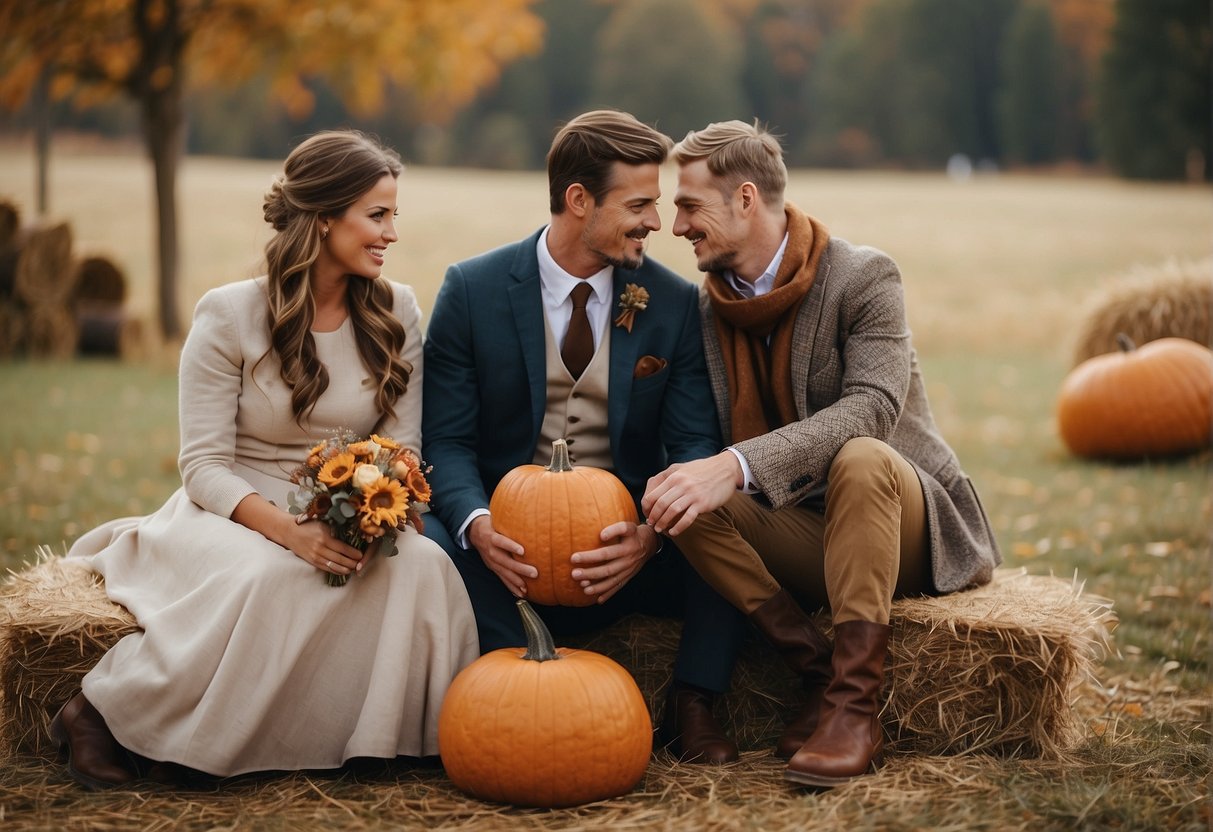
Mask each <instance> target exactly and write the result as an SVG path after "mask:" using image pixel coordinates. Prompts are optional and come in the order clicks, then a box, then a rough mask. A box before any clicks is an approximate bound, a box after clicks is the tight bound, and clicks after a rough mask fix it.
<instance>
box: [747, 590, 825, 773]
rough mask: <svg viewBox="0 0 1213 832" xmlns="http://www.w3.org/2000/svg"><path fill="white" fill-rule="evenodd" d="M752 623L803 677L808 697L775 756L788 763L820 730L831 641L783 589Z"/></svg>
mask: <svg viewBox="0 0 1213 832" xmlns="http://www.w3.org/2000/svg"><path fill="white" fill-rule="evenodd" d="M750 620H751V621H753V622H754V626H755V627H757V628H758V631H759V632H760V633H762V634H763V635H764V636H766V639H767V641H769V642H771V644H772V645H773V646H774V647H775V650H776V651H777V652H778V653H779V656H780V658H782V659H783V660H784V662H786V663H787V665H788V666H789V667H791V668H792V669H793V670H794V671H796V673H798V674H799V675H800V680H801V684H802V685H803V686H804V691H805V695H806V697H807V699H806V701H805V704H804V707H803V708H801V709H800V712H799V713H798V714H797V715H796V716H795V717H794V718H793V719H792V721H791V722H789V723H788V724H787V727H785V728H784V730H783V734H781V735H780V737H779V742H778V743H777V744H776V746H775V753H776V754H778V755H779V756H780V757H783V758H784V759H785V760H786V759H787V758H789V757H791V756H792V755H793V754H795V753H796V752H797V751H799V750H800V746H802V745H804V742H805V740H807V739H808V738H809V736H810V735H811V734H812V733H813V730H814V729H815V728H816V727H817V720H818V715H819V714H820V713H821V703H822V697H823V695H824V694H825V689H826V685H828V684H829V683H830V675H831V670H830V652H831V647H830V641H829V639H827V638H826V637H825V636H824V635H822V633H821V631H820V630H818V629H817V626H816V625H815V624H814V623H813V619H811V618H809V616H808V615H806V614H805V612H804V610H802V609H801V608H800V605H799V604H797V603H796V601H795V600H794V599H793V598H792V596H791V595H789V594H788V592H787V590H784V589H781V590H779V592H777V593H775V595H773V596H771V597H770V598H769V599H767V600H766V601H764V602H763V604H762V606H761V607H759V608H758V609H756V610H754V612H752V613H750Z"/></svg>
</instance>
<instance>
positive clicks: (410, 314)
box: [376, 284, 423, 457]
mask: <svg viewBox="0 0 1213 832" xmlns="http://www.w3.org/2000/svg"><path fill="white" fill-rule="evenodd" d="M393 289H394V290H395V293H396V302H395V309H396V314H397V315H398V316H399V318H400V322H401V323H402V324H404V349H403V350H402V351H401V353H400V357H401V358H402V359H404V360H405V361H406V362H407V363H408V364H409V365H410V366H412V368H413V371H412V372H411V373H409V384H408V388H407V389H406V390H405V391H404V395H403V396H401V397H400V398H399V399H397V400H396V404H395V411H396V415H395V416H390V415H385V416H384V417H383V419H382V420H380V422H379V425H378V427H376V432H377V433H380V434H383V435H385V436H390V437H392V438H393V439H395V440H396V441H397V442H399V443H400V444H401V445H403V446H404V447H406V448H409V449H410V450H412V451H413V452H414V453H415V454H417V456H418V457H420V456H421V385H422V378H423V367H422V363H423V358H422V352H421V307H420V306H419V305H418V304H417V295H416V294H414V292H413V290H412V288H411V287H409V286H404V285H401V284H394V286H393Z"/></svg>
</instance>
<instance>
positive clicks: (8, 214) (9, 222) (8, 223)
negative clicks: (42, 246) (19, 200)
mask: <svg viewBox="0 0 1213 832" xmlns="http://www.w3.org/2000/svg"><path fill="white" fill-rule="evenodd" d="M19 228H21V212H20V211H19V210H18V209H17V206H16V205H14V204H13V203H11V202H9V201H8V200H7V199H0V251H4V250H6V249H10V248H13V247H14V245H15V244H16V241H17V230H18V229H19Z"/></svg>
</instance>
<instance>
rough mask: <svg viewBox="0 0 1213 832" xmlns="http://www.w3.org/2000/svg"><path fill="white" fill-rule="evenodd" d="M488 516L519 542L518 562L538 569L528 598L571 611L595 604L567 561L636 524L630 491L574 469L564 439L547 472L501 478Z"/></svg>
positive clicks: (526, 468) (606, 476)
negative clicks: (621, 525)
mask: <svg viewBox="0 0 1213 832" xmlns="http://www.w3.org/2000/svg"><path fill="white" fill-rule="evenodd" d="M489 513H490V514H492V515H493V529H494V530H495V531H498V532H500V533H501V534H503V535H505V536H506V537H508V538H510V539H511V540H513V541H515V542H517V543H519V544H521V546H522V548H523V551H524V554H523V555H522V556H521V557H519V560H521V561H523V562H524V563H529V564H531V565H532V566H534V567H535V568H536V569H538V570H539V577H537V578H534V579H531V580H528V581H527V598H528V599H529V600H531V601H534V602H535V603H537V604H547V605H549V606H550V605H554V604H558V605H561V606H567V607H587V606H589V605H591V604H593V603H595V602H596V600H597V597H596V596H593V595H586V594H585V591H584V590H583V589H582V588H581V585H580V584H579V583H578V582H577V581H575V580H573V577H572V571H573V564H572V562H571V561H570V560H569V557H570V556H571V555H572V554H573V553H574V552H585V551H588V550H590V549H598V548H600V547H602V546H605V545H606V544H605V543H603V541H601V540H600V539H599V537H598V535H599V534H600V533H601V532H602V530H603V529H605V528H606V527H607V526H609V525H611V524H612V523H618V522H619V521H621V520H629V521H631V522H633V523H635V522H636V520H637V516H636V504H635V503H634V502H633V501H632V495H631V494H629V493H628V490H627V487H626V486H624V484H623V483H622V482H620V481H619V479H618V478H617V477H616V476H615V475H614V474H612V473H611V472H610V471H604V470H602V469H601V468H591V467H589V466H587V465H580V466H573V465H572V463H570V462H569V449H568V446H567V445H565V442H564V440H563V439H557V440H556V441H555V442H553V443H552V462H551V464H550V465H548V466H547V467H546V468H545V467H543V466H542V465H520V466H518V467H517V468H515V469H514V470H512V471H510V472H509V473H507V474H506V475H505V476H504V477H502V478H501V482H499V483H498V484H497V488H495V489H494V490H493V497H492V499H491V500H489Z"/></svg>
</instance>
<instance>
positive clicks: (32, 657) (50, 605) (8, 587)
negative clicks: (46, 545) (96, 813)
mask: <svg viewBox="0 0 1213 832" xmlns="http://www.w3.org/2000/svg"><path fill="white" fill-rule="evenodd" d="M136 629H137V628H136V626H135V619H134V617H133V616H132V615H131V614H130V613H129V612H127V611H126V609H124V608H123V607H120V606H118V605H117V604H115V603H114V602H113V601H111V600H110V599H109V598H108V597H107V596H106V594H105V587H104V586H103V584H102V579H101V576H99V575H97V574H96V573H94V572H93V571H92V570H91V569H89V568H88V567H87V565H86V564H84V563H81V562H79V561H73V560H68V559H66V558H61V557H45V558H44V559H43V560H42V562H41V563H39V564H37V565H36V566H33V567H31V568H30V569H27V570H25V571H24V572H20V573H17V574H14V575H12V576H11V577H9V579H8V580H7V581H5V583H4V584H3V586H0V702H2V703H3V706H4V711H3V714H0V748H6V749H8V750H10V751H12V752H17V751H34V752H37V751H42V752H46V751H50V750H52V748H51V745H50V738H49V734H48V729H49V726H50V720H51V717H52V716H54V714H55V711H56V710H58V708H59V706H60V705H62V704H63V703H64V702H66V701H67V700H68V699H70V698H71V697H72V696H74V695H75V694H76V693H77V692H78V691H79V690H80V679H81V678H82V677H83V676H84V674H86V673H88V672H89V670H91V669H92V668H93V665H95V664H96V663H97V662H98V661H100V659H101V656H102V655H104V654H105V651H107V650H109V649H110V647H112V646H113V645H114V644H116V643H117V641H118V639H120V638H122V636H124V635H126V634H127V633H131V632H134V631H135V630H136Z"/></svg>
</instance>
